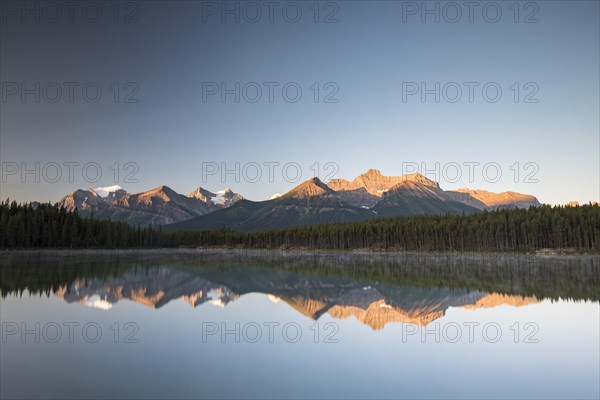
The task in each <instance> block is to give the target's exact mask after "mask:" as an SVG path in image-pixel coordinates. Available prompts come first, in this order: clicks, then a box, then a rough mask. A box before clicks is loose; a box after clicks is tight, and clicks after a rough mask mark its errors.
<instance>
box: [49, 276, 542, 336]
mask: <svg viewBox="0 0 600 400" xmlns="http://www.w3.org/2000/svg"><path fill="white" fill-rule="evenodd" d="M203 272H204V273H206V271H203V270H199V269H190V270H179V269H175V268H168V267H159V268H157V269H154V270H151V271H129V272H126V273H125V274H123V276H121V277H117V278H108V279H92V280H88V281H84V280H77V281H75V282H73V283H72V284H70V285H69V286H65V287H62V288H60V289H59V290H58V291H57V292H56V295H57V296H59V297H62V298H63V299H64V300H65V301H66V302H68V303H80V304H84V305H87V306H91V307H95V308H101V309H110V308H111V307H112V305H113V304H115V303H117V302H119V301H121V300H130V301H135V302H137V303H140V304H143V305H145V306H148V307H151V308H160V307H162V306H164V305H165V304H167V303H169V302H171V301H174V300H178V299H181V300H183V301H185V302H186V303H188V304H190V305H191V306H192V307H196V306H199V305H201V304H203V303H206V302H210V303H212V304H214V305H219V306H225V305H226V304H227V303H229V302H231V301H235V300H237V299H238V298H239V297H240V296H241V295H243V294H244V293H236V292H235V291H234V290H232V289H231V288H230V287H228V286H226V285H224V284H220V283H215V282H212V281H211V280H210V279H207V278H205V277H204V276H203ZM232 272H233V273H230V274H227V275H226V276H224V279H226V280H228V282H230V284H231V285H232V286H234V287H238V288H239V287H240V286H242V282H235V279H243V280H244V282H243V286H244V287H245V289H243V290H245V291H246V292H258V293H265V294H268V296H269V298H270V299H272V300H275V301H284V302H286V303H287V304H289V305H290V306H291V307H292V308H294V309H295V310H297V311H298V312H300V313H301V314H303V315H305V316H307V317H309V318H312V319H315V320H316V319H318V318H319V317H320V316H321V315H323V314H324V313H327V314H329V315H330V316H332V317H333V318H338V319H345V318H349V317H355V318H356V319H357V320H359V321H360V322H362V323H364V324H366V325H369V326H370V327H371V328H373V329H381V328H383V327H384V326H385V325H386V324H387V323H389V322H404V323H411V324H417V325H421V326H425V325H427V324H429V323H431V322H432V321H434V320H436V319H438V318H441V317H443V316H444V314H445V312H446V310H447V309H448V308H449V307H464V308H468V309H476V308H487V307H495V306H499V305H503V304H506V305H512V306H523V305H527V304H532V303H536V302H538V300H537V299H535V298H533V297H522V296H511V295H502V294H497V293H485V292H480V291H467V290H450V289H443V288H442V289H437V288H430V289H425V288H415V287H410V286H395V285H380V284H376V283H372V284H370V285H368V286H364V284H365V283H364V282H360V281H346V280H343V279H330V278H329V279H326V280H325V281H323V280H321V279H311V278H308V277H302V276H300V277H296V278H295V279H294V277H293V276H287V275H286V274H272V273H269V271H264V270H256V269H255V270H253V271H251V272H252V273H251V274H248V273H243V274H241V275H240V274H236V273H235V272H236V271H232Z"/></svg>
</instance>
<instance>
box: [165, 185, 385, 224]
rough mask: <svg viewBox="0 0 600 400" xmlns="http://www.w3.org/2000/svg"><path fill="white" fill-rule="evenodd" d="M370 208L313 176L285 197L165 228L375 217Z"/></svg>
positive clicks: (240, 203)
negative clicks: (352, 203) (341, 195)
mask: <svg viewBox="0 0 600 400" xmlns="http://www.w3.org/2000/svg"><path fill="white" fill-rule="evenodd" d="M376 216H377V215H376V214H375V213H374V212H373V211H370V210H365V209H363V208H360V207H355V206H352V205H350V204H349V203H347V202H345V201H344V200H343V199H342V198H341V197H340V196H339V195H338V194H337V192H335V191H334V190H332V189H331V188H329V187H328V186H327V185H326V184H324V183H323V182H322V181H321V180H319V178H313V179H310V180H308V181H306V182H304V183H302V184H300V185H298V186H296V187H295V188H293V189H292V190H290V191H289V192H287V193H286V194H284V195H283V196H281V197H277V198H274V199H272V200H267V201H261V202H254V201H249V200H241V201H238V202H237V203H235V204H234V205H233V206H231V207H229V208H227V209H223V210H218V211H215V212H213V213H210V214H208V215H204V216H202V217H198V218H194V219H191V220H189V221H184V222H180V223H176V224H173V225H170V226H167V227H165V229H167V230H188V229H190V230H191V229H219V228H222V227H229V228H231V229H236V230H242V231H249V230H265V229H274V228H283V227H291V226H300V225H311V224H318V223H335V222H347V221H359V220H364V219H371V218H375V217H376Z"/></svg>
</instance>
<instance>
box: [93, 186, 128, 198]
mask: <svg viewBox="0 0 600 400" xmlns="http://www.w3.org/2000/svg"><path fill="white" fill-rule="evenodd" d="M121 189H123V188H122V187H121V186H119V185H113V186H104V187H99V188H96V189H94V192H96V193H98V195H99V196H101V197H107V196H108V195H109V194H110V193H111V192H116V191H117V190H121Z"/></svg>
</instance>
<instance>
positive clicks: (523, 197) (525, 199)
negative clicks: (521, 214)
mask: <svg viewBox="0 0 600 400" xmlns="http://www.w3.org/2000/svg"><path fill="white" fill-rule="evenodd" d="M457 192H458V193H465V194H468V195H469V196H470V197H471V198H475V199H477V200H479V201H481V202H482V203H483V204H485V206H486V208H490V209H497V208H515V207H518V208H528V207H532V206H534V207H537V206H540V205H541V204H540V202H539V201H538V199H537V198H535V196H532V195H529V194H521V193H516V192H502V193H494V192H488V191H487V190H473V189H458V190H457Z"/></svg>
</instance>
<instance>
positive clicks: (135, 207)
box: [58, 186, 242, 226]
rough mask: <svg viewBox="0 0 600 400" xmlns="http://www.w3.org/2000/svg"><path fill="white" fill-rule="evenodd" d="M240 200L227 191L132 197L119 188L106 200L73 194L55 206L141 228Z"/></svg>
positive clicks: (161, 191)
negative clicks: (141, 226) (140, 226)
mask: <svg viewBox="0 0 600 400" xmlns="http://www.w3.org/2000/svg"><path fill="white" fill-rule="evenodd" d="M240 199H242V196H240V195H239V194H237V193H233V192H232V191H231V190H228V189H227V190H224V191H221V192H217V193H213V192H210V191H208V190H205V189H202V188H197V189H196V190H194V191H193V192H192V193H190V194H189V195H187V196H186V195H182V194H179V193H177V192H175V191H174V190H173V189H171V188H169V187H168V186H159V187H156V188H154V189H151V190H148V191H146V192H142V193H136V194H131V193H127V192H126V191H125V190H123V189H120V188H119V189H117V190H115V191H112V192H109V193H108V194H107V195H106V197H102V196H100V195H99V194H98V192H96V190H94V189H87V190H76V191H75V192H73V193H71V194H69V195H67V196H65V197H63V198H62V199H60V200H59V202H58V205H59V206H63V207H65V208H66V209H67V210H70V211H72V210H75V209H77V211H78V213H79V214H81V215H83V216H90V215H92V214H93V215H94V216H95V217H96V218H101V219H106V218H110V219H111V220H113V221H124V222H127V223H128V224H130V225H137V224H140V225H144V226H145V225H148V224H153V225H166V224H172V223H175V222H180V221H186V220H189V219H191V218H194V217H198V216H201V215H204V214H207V213H210V212H212V211H216V210H220V209H223V208H226V207H229V206H231V205H232V204H234V203H235V202H236V201H239V200H240Z"/></svg>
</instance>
